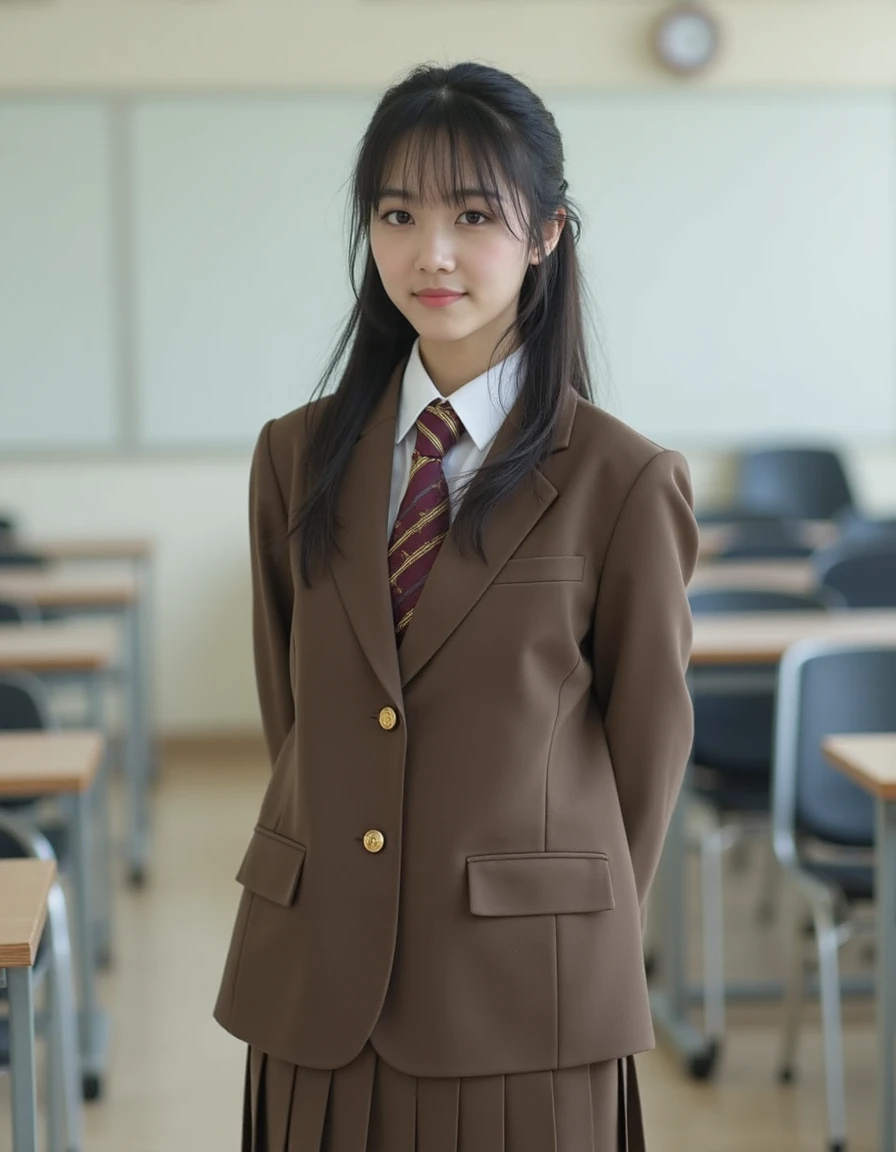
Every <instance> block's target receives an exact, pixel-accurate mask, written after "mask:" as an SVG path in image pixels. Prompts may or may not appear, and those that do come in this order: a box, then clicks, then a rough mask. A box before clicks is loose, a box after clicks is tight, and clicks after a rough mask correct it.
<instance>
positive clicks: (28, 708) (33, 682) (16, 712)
mask: <svg viewBox="0 0 896 1152" xmlns="http://www.w3.org/2000/svg"><path fill="white" fill-rule="evenodd" d="M52 727H54V724H53V721H52V719H51V712H50V704H49V700H48V698H47V692H46V689H45V688H44V686H43V684H41V682H40V681H39V680H38V679H37V677H36V676H32V675H31V674H30V673H28V672H6V673H4V674H3V675H0V732H25V731H29V732H30V731H34V730H37V729H43V728H52Z"/></svg>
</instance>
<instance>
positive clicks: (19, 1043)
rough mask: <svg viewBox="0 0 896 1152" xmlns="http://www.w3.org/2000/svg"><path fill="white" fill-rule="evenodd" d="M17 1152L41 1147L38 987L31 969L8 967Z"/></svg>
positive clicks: (15, 1144) (14, 1131)
mask: <svg viewBox="0 0 896 1152" xmlns="http://www.w3.org/2000/svg"><path fill="white" fill-rule="evenodd" d="M6 974H7V978H8V981H9V1031H10V1073H11V1077H12V1148H13V1152H34V1150H35V1149H36V1148H37V1085H36V1082H35V1072H34V986H33V980H32V972H31V969H30V968H7V969H6Z"/></svg>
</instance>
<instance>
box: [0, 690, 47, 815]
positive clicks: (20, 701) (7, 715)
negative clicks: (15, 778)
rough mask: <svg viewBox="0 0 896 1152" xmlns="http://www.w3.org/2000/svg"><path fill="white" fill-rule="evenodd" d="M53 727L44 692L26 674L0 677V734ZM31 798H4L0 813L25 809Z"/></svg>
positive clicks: (0, 804) (31, 802)
mask: <svg viewBox="0 0 896 1152" xmlns="http://www.w3.org/2000/svg"><path fill="white" fill-rule="evenodd" d="M55 727H57V725H56V723H55V721H54V720H53V717H52V713H51V710H50V702H49V698H48V695H47V691H46V689H45V688H44V686H43V684H41V682H40V680H38V679H37V677H36V676H32V675H31V673H30V672H6V673H4V674H3V675H0V732H33V731H37V730H43V729H47V728H55ZM34 801H35V797H33V796H16V797H7V798H5V799H3V800H2V801H0V810H2V809H6V810H10V809H15V808H27V807H29V806H30V805H31V804H33V803H34Z"/></svg>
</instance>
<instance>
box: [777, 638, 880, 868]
mask: <svg viewBox="0 0 896 1152" xmlns="http://www.w3.org/2000/svg"><path fill="white" fill-rule="evenodd" d="M851 732H896V647H886V646H881V645H854V644H851V645H846V644H837V643H833V642H831V641H820V640H802V641H800V642H799V643H797V644H794V645H792V646H791V647H790V648H789V649H788V650H787V652H786V653H785V654H784V658H783V659H782V661H781V668H780V672H779V675H778V703H777V710H776V717H775V755H774V769H773V777H774V785H773V823H774V833H775V851H776V853H777V854H778V857H779V859H781V860H782V861H783V862H785V863H786V862H790V861H792V860H794V859H795V858H798V856H799V845H800V838H801V836H811V837H813V838H814V839H816V840H821V841H825V842H827V843H828V844H832V845H841V846H847V847H856V848H868V847H870V846H871V845H872V844H873V843H874V805H873V801H872V799H871V797H870V796H869V795H868V793H866V792H864V791H863V790H862V789H861V788H860V787H859V786H858V785H857V784H854V783H853V782H852V781H851V780H849V779H847V777H846V776H844V775H843V774H842V773H841V772H839V771H838V770H837V769H836V768H834V767H833V766H832V765H830V764H829V763H828V762H827V760H826V759H825V758H824V756H823V755H822V752H821V741H822V739H823V738H824V737H825V736H831V735H835V734H838V733H851Z"/></svg>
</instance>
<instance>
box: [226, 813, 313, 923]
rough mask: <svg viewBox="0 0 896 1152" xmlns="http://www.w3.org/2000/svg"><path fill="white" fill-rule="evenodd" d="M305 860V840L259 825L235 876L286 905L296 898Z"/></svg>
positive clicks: (259, 893) (254, 890)
mask: <svg viewBox="0 0 896 1152" xmlns="http://www.w3.org/2000/svg"><path fill="white" fill-rule="evenodd" d="M304 863H305V845H304V844H300V843H299V842H298V841H297V840H290V839H288V838H287V837H286V836H281V835H280V834H279V833H277V832H272V831H271V830H270V829H268V828H260V827H256V829H255V831H254V833H253V834H252V839H251V840H250V841H249V847H248V848H247V849H246V855H245V856H244V857H243V862H242V864H241V865H240V868H239V871H238V872H237V874H236V878H237V880H238V881H239V882H240V884H242V885H244V887H246V888H248V889H249V891H250V892H254V893H255V894H256V895H258V896H264V897H265V899H267V900H273V901H274V903H275V904H282V905H284V907H286V906H288V905H289V904H291V903H292V902H293V900H294V899H295V895H296V889H297V888H298V886H299V877H300V876H301V875H302V865H303V864H304Z"/></svg>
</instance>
